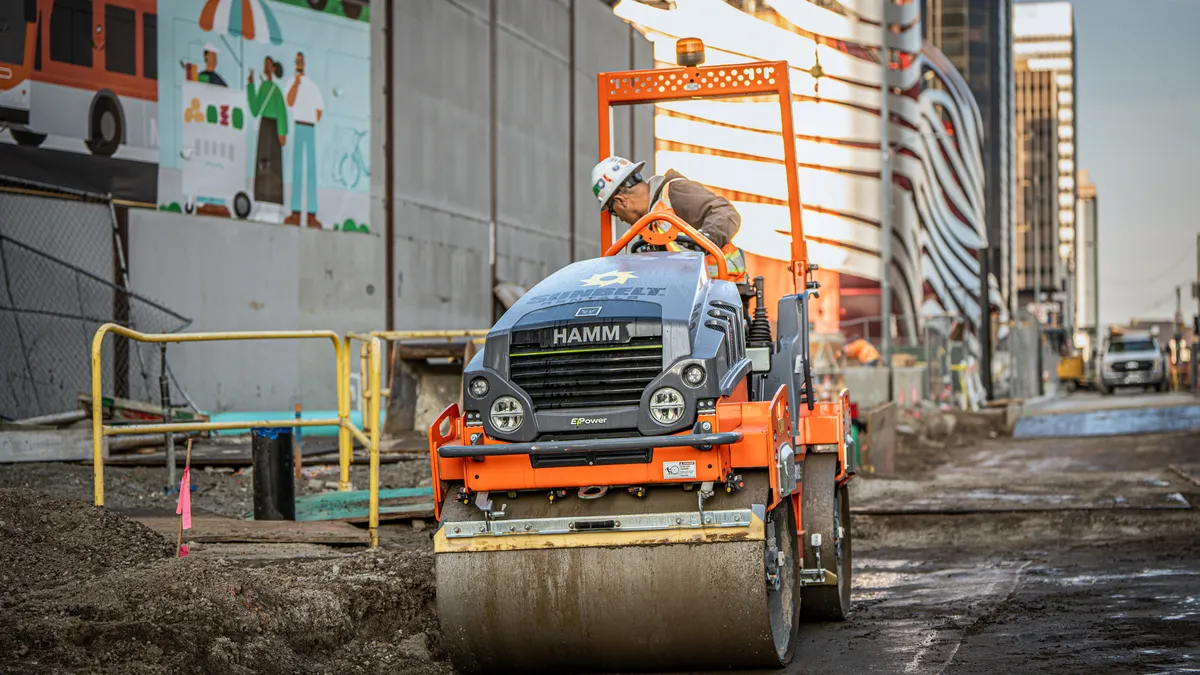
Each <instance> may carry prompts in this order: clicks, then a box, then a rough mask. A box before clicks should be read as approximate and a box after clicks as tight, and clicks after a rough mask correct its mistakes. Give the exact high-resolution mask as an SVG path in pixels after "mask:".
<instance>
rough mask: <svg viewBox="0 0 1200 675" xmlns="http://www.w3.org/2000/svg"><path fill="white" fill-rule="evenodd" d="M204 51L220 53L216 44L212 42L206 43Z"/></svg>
mask: <svg viewBox="0 0 1200 675" xmlns="http://www.w3.org/2000/svg"><path fill="white" fill-rule="evenodd" d="M204 51H206V52H212V53H214V54H216V53H218V52H217V48H216V46H214V45H213V43H211V42H206V43H204Z"/></svg>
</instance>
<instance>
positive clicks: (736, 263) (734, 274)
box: [650, 178, 746, 283]
mask: <svg viewBox="0 0 1200 675" xmlns="http://www.w3.org/2000/svg"><path fill="white" fill-rule="evenodd" d="M677 180H684V179H683V178H673V179H671V180H669V181H667V182H666V184H665V185H663V188H662V192H660V193H659V197H658V201H656V202H654V204H652V205H651V207H650V211H651V212H653V211H656V210H657V211H665V210H667V209H670V208H671V196H670V194H669V192H670V187H671V183H674V182H675V181H677ZM688 224H689V225H691V223H688ZM651 227H653V228H654V230H655V231H656V232H660V233H661V232H666V231H667V230H668V229H670V227H671V226H670V224H669V223H663V224H661V225H659V224H657V223H656V224H654V225H651ZM696 229H699V228H696ZM667 250H668V251H684V250H686V249H684V248H683V246H681V245H679V244H677V243H675V242H671V243H669V244H667ZM721 253H723V254H725V269H726V271H727V272H728V274H729V280H730V281H734V282H739V283H740V282H741V281H743V280H745V278H746V256H745V255H744V254H743V253H742V249H740V248H738V247H737V246H734V245H733V242H732V241H730V242H729V243H727V244H725V245H724V246H722V247H721ZM704 259H705V261H706V262H707V263H708V276H709V277H712V278H716V276H717V261H716V259H714V258H713V256H712V254H709V255H706V256H705V257H704Z"/></svg>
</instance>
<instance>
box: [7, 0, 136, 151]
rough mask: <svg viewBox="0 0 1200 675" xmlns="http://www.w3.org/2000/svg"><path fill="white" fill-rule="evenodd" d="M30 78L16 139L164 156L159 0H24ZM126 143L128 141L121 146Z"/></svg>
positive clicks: (14, 128) (61, 147)
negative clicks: (158, 110) (160, 137)
mask: <svg viewBox="0 0 1200 675" xmlns="http://www.w3.org/2000/svg"><path fill="white" fill-rule="evenodd" d="M23 4H24V8H25V12H26V20H27V21H29V19H30V17H29V13H30V11H31V10H32V14H33V17H32V23H30V24H29V25H30V26H31V30H30V31H29V32H30V36H29V37H31V38H32V45H30V44H26V45H25V46H26V50H25V54H24V63H22V64H21V66H20V72H27V73H29V77H30V79H31V80H32V86H31V87H30V92H29V94H28V96H29V98H28V100H27V102H26V105H27V106H28V114H27V120H26V121H25V122H24V123H17V124H14V125H13V126H12V127H11V128H10V132H11V133H12V136H13V140H15V141H16V142H17V144H18V145H24V146H32V147H38V146H41V145H42V144H46V146H47V147H49V148H53V149H56V150H67V151H71V152H83V153H91V154H94V155H99V156H102V157H113V156H117V157H120V158H124V159H133V160H137V161H143V162H155V161H156V160H157V159H158V150H157V148H158V139H157V135H158V133H157V128H156V123H157V120H156V100H157V98H158V82H157V80H158V16H157V14H156V10H155V4H156V2H155V0H24V2H23ZM123 146H124V147H123Z"/></svg>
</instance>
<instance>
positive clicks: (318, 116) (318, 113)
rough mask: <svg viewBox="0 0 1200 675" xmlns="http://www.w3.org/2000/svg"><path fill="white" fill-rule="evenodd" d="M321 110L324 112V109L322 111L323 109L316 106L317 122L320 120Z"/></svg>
mask: <svg viewBox="0 0 1200 675" xmlns="http://www.w3.org/2000/svg"><path fill="white" fill-rule="evenodd" d="M322 112H324V111H323V110H321V109H320V108H318V109H317V121H318V122H320V121H321V113H322Z"/></svg>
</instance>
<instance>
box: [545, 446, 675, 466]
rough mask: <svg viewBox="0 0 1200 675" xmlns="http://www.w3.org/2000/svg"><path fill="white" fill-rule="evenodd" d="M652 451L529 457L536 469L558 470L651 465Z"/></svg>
mask: <svg viewBox="0 0 1200 675" xmlns="http://www.w3.org/2000/svg"><path fill="white" fill-rule="evenodd" d="M652 457H653V454H652V451H650V450H649V449H646V450H625V451H623V452H579V453H571V454H569V455H559V454H554V455H537V454H531V455H529V463H530V464H531V465H532V466H533V468H535V469H556V468H562V467H565V466H607V465H612V464H649V463H650V460H651V458H652Z"/></svg>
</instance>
